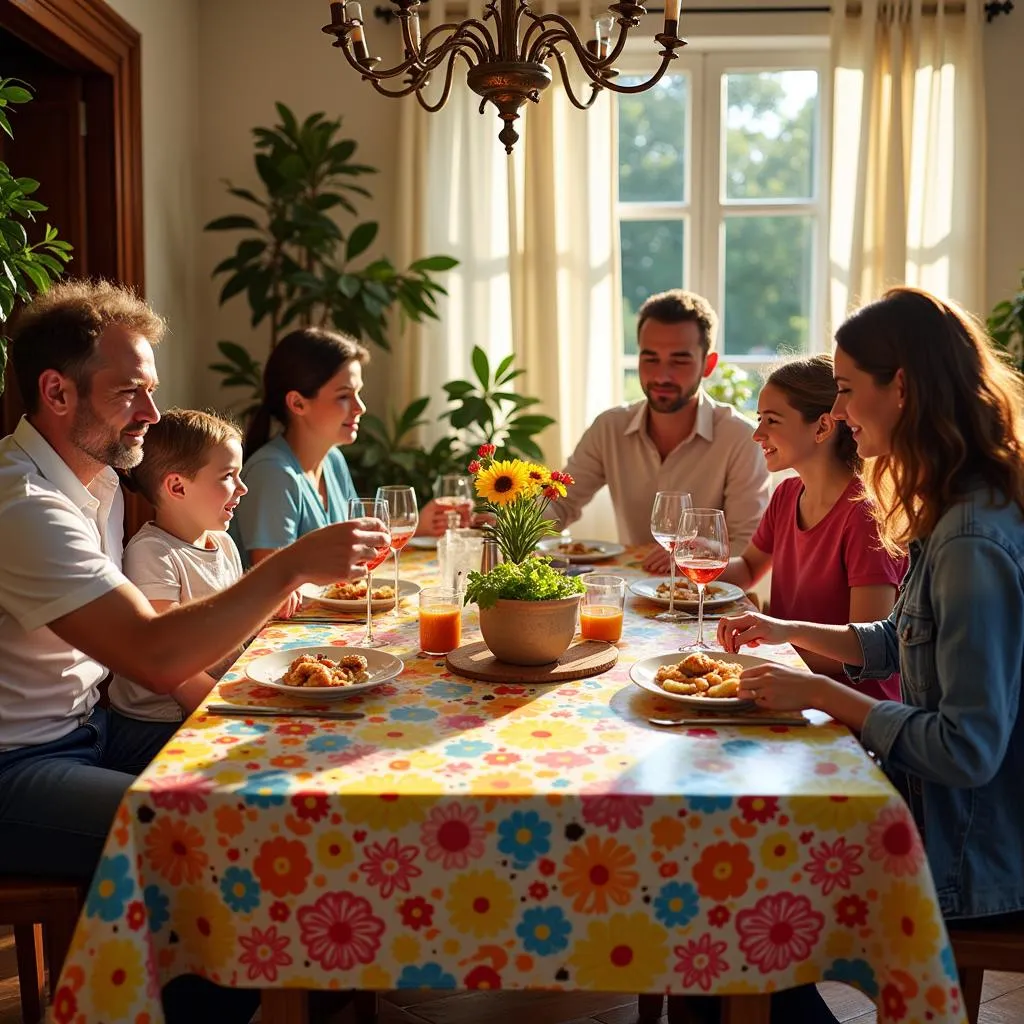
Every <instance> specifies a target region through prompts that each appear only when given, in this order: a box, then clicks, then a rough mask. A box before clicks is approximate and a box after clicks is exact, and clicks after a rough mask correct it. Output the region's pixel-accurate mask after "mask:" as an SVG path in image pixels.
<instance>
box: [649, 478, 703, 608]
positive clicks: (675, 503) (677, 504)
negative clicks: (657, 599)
mask: <svg viewBox="0 0 1024 1024" xmlns="http://www.w3.org/2000/svg"><path fill="white" fill-rule="evenodd" d="M688 508H693V499H692V498H691V497H690V495H689V494H687V493H686V492H685V491H658V493H657V494H656V495H655V496H654V505H653V507H652V508H651V536H652V537H654V539H655V540H656V541H657V542H658V543H659V544H660V545H661V546H662V547H663V548H664V549H665V550H666V551H667V552H668V562H669V592H668V611H664V612H661V613H660V614H659V615H655V618H656V619H659V620H660V621H661V622H679V621H680V620H681V619H684V618H686V616H685V615H681V614H680V613H679V612H677V611H676V560H675V558H674V557H673V552H674V551H675V547H676V533H677V532H678V530H679V519H680V517H681V516H682V514H683V512H684V511H685V510H686V509H688Z"/></svg>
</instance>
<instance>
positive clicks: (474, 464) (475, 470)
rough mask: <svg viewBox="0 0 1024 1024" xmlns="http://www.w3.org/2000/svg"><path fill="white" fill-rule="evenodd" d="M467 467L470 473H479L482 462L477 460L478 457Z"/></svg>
mask: <svg viewBox="0 0 1024 1024" xmlns="http://www.w3.org/2000/svg"><path fill="white" fill-rule="evenodd" d="M466 468H467V469H468V470H469V471H470V473H479V472H480V463H479V462H477V461H476V459H474V460H473V461H472V462H471V463H470V464H469V465H468V466H467V467H466Z"/></svg>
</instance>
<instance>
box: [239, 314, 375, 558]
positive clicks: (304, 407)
mask: <svg viewBox="0 0 1024 1024" xmlns="http://www.w3.org/2000/svg"><path fill="white" fill-rule="evenodd" d="M368 359H369V353H368V352H367V351H366V349H365V348H364V347H363V346H362V345H360V344H359V343H358V342H356V341H354V340H352V339H351V338H347V337H345V336H344V335H341V334H336V333H335V332H333V331H327V330H323V329H322V328H319V327H307V328H304V329H302V330H298V331H292V333H291V334H288V335H287V336H286V337H284V338H282V339H281V340H280V341H279V342H278V343H277V345H275V346H274V350H273V351H272V352H271V353H270V357H269V358H268V359H267V364H266V366H265V368H264V370H263V401H262V402H261V404H260V406H259V408H258V409H257V411H256V414H255V415H254V417H253V419H252V423H251V424H250V426H249V429H248V431H247V432H246V435H245V465H244V466H243V467H242V480H243V481H244V482H245V485H246V487H248V488H249V493H248V494H247V495H246V498H245V500H244V501H243V502H242V503H241V504H240V505H239V506H238V509H237V511H236V513H235V518H234V520H233V521H232V523H231V530H230V532H231V536H232V538H233V539H234V541H235V544H236V545H237V547H238V550H239V552H240V554H241V556H242V563H243V565H244V566H245V567H246V568H249V567H250V566H252V565H256V564H258V563H259V562H260V561H262V560H263V559H264V558H266V557H267V556H268V555H270V554H271V553H273V552H274V551H276V550H277V549H278V548H283V547H286V546H287V545H289V544H291V543H292V541H294V540H297V539H298V538H299V537H301V536H303V534H306V533H309V532H310V531H311V530H316V529H319V528H320V527H321V526H327V525H329V524H331V523H340V522H343V521H344V520H345V519H347V518H348V511H347V510H348V499H350V498H355V497H358V495H357V494H356V490H355V487H354V486H353V484H352V476H351V474H350V473H349V470H348V465H347V464H346V462H345V456H344V455H342V453H341V451H340V450H339V448H338V446H339V445H346V444H351V443H352V442H353V441H354V440H355V439H356V434H357V433H358V432H359V420H360V417H361V416H362V415H363V413H364V412H366V406H365V405H364V404H363V401H362V399H361V398H360V397H359V393H360V391H362V388H363V366H364V365H365V364H366V362H367V360H368ZM272 420H277V422H278V423H279V424H281V427H282V431H281V433H280V434H278V435H277V436H276V437H275V438H273V439H271V438H270V427H271V421H272Z"/></svg>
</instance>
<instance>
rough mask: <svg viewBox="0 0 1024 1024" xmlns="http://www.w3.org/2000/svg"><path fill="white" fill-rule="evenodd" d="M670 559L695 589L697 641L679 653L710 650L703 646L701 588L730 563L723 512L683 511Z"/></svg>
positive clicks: (687, 645) (702, 601)
mask: <svg viewBox="0 0 1024 1024" xmlns="http://www.w3.org/2000/svg"><path fill="white" fill-rule="evenodd" d="M673 557H674V559H675V563H676V565H677V566H679V571H680V572H681V573H682V574H683V575H684V576H685V577H686V578H687V579H688V580H690V581H691V582H693V583H694V584H695V585H696V587H697V639H696V640H695V641H694V642H693V643H690V644H684V645H683V646H682V647H680V648H679V650H681V651H686V650H698V651H706V650H709V649H710V648H709V647H708V645H707V644H706V643H704V588H705V587H706V586H707V585H708V584H709V583H711V582H712V581H713V580H717V579H718V577H719V576H721V575H722V573H723V572H725V567H726V566H727V565H728V564H729V531H728V530H727V529H726V526H725V513H724V512H723V511H722V510H721V509H717V508H688V509H686V510H685V511H684V512H683V514H682V516H681V517H680V519H679V530H678V532H677V533H676V545H675V551H674V552H673Z"/></svg>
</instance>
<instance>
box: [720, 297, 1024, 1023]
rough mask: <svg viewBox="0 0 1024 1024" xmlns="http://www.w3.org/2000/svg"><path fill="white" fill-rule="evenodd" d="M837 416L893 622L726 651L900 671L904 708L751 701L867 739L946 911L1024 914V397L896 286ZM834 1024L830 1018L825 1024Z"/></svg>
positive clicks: (998, 365)
mask: <svg viewBox="0 0 1024 1024" xmlns="http://www.w3.org/2000/svg"><path fill="white" fill-rule="evenodd" d="M836 343H837V350H836V355H835V375H836V382H837V384H838V386H839V392H838V395H837V397H836V403H835V406H834V408H833V410H832V415H833V416H834V417H835V418H836V419H841V420H845V421H846V422H847V423H848V424H849V426H850V428H851V430H852V431H853V434H854V436H855V437H856V439H857V450H858V452H859V453H860V454H861V456H863V457H864V458H865V459H868V460H870V461H869V465H868V471H867V473H866V483H867V485H868V486H867V490H868V491H869V494H870V495H871V497H873V498H874V500H875V503H876V508H877V514H878V518H879V528H880V533H881V536H882V538H883V543H884V544H885V545H886V547H888V548H889V549H890V550H893V551H896V550H899V549H900V548H904V547H905V548H907V549H909V553H910V568H909V570H908V572H907V575H906V577H905V579H904V581H903V586H902V588H901V591H900V596H899V598H898V599H897V602H896V605H895V607H894V608H893V611H892V614H891V615H890V616H889V618H888V619H886V620H885V621H883V622H872V623H864V624H850V625H847V626H820V625H812V624H810V623H804V622H784V621H779V620H775V619H770V618H767V617H765V616H762V615H755V614H746V615H740V616H737V617H734V618H729V619H723V620H722V621H721V622H720V623H719V630H718V638H719V641H720V642H721V644H722V646H723V647H724V648H725V649H726V650H727V651H736V650H738V649H739V648H740V647H742V646H743V645H748V646H756V645H757V644H758V643H759V642H764V643H784V642H790V643H792V644H795V645H797V646H799V647H803V648H807V649H808V650H812V651H816V652H817V653H819V654H822V655H825V656H826V657H832V658H836V659H837V660H841V661H843V662H844V663H845V664H846V668H847V673H848V674H849V676H850V677H851V679H854V680H858V679H869V678H870V679H877V678H884V677H886V676H888V675H889V674H891V673H892V672H895V671H897V670H898V671H899V672H900V673H901V679H902V696H903V701H904V703H897V702H895V701H884V700H883V701H876V700H873V699H871V698H870V697H867V696H865V695H864V694H862V693H858V692H857V691H856V690H853V689H850V688H849V687H847V686H843V685H842V684H840V683H837V682H835V681H834V680H831V679H828V678H827V677H825V676H820V675H812V674H809V673H805V672H799V671H795V670H792V669H788V668H785V667H783V666H781V665H780V666H759V667H757V668H754V669H749V670H747V671H746V672H744V673H743V676H742V677H741V687H742V689H741V691H740V694H739V695H740V696H741V697H744V696H746V697H750V698H753V699H754V700H755V701H757V703H758V704H759V705H760V706H762V707H768V708H777V709H790V708H792V709H798V708H799V709H802V708H818V709H820V710H822V711H825V712H826V713H828V714H829V715H831V716H832V717H833V718H835V719H836V720H837V721H840V722H843V723H844V724H845V725H847V726H849V727H850V728H851V729H853V730H854V731H856V732H858V733H860V736H861V740H862V742H863V743H864V745H865V747H867V748H868V749H869V750H871V751H873V752H874V753H875V754H876V755H877V756H878V757H879V758H880V760H881V762H882V764H883V766H884V768H885V770H886V772H887V773H888V774H889V776H890V777H891V778H892V779H893V781H894V782H895V783H896V784H897V785H898V786H899V788H900V789H901V791H902V792H903V793H904V795H905V796H906V798H907V800H908V803H909V805H910V807H911V810H912V811H913V813H914V817H915V819H916V821H917V824H918V827H919V828H920V830H921V834H922V837H923V839H924V845H925V849H926V851H927V854H928V860H929V864H930V867H931V871H932V875H933V877H934V879H935V885H936V888H937V891H938V896H939V901H940V905H941V907H942V911H943V914H944V915H945V916H946V917H948V918H954V919H956V918H979V917H991V916H993V915H997V914H1009V913H1014V912H1020V911H1021V910H1024V870H1022V864H1024V812H1022V811H1021V804H1020V787H1021V779H1024V720H1022V718H1021V716H1020V713H1019V711H1020V696H1021V682H1022V665H1024V511H1022V510H1024V422H1022V417H1024V386H1022V381H1021V378H1020V377H1019V376H1018V375H1017V374H1016V373H1015V372H1013V371H1012V370H1011V369H1010V368H1009V367H1008V366H1007V365H1006V364H1005V363H1004V362H1003V361H1002V360H1001V359H1000V358H999V356H998V355H997V354H996V352H995V350H994V348H993V347H992V345H991V344H990V343H989V341H988V339H987V338H986V337H985V335H984V333H983V332H982V331H981V330H980V329H979V328H978V327H977V326H976V325H975V323H974V321H973V320H971V319H970V318H969V317H968V316H967V315H965V314H964V313H963V312H962V311H960V310H959V309H957V308H956V307H955V306H953V305H951V304H950V303H946V302H943V301H941V300H940V299H937V298H935V297H934V296H932V295H929V294H927V293H926V292H922V291H917V290H915V289H911V288H894V289H893V290H891V291H889V292H888V293H886V295H885V296H884V298H882V299H881V300H880V301H878V302H875V303H872V304H871V305H868V306H865V307H864V308H863V309H861V310H859V311H858V312H857V313H855V314H854V315H853V316H852V317H850V319H848V320H847V321H846V323H844V324H843V325H842V327H840V328H839V330H838V331H837V333H836ZM825 1019H828V1018H825Z"/></svg>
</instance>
